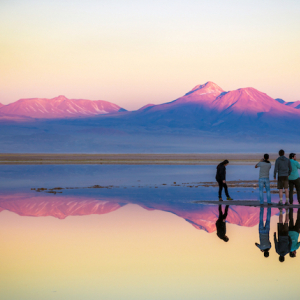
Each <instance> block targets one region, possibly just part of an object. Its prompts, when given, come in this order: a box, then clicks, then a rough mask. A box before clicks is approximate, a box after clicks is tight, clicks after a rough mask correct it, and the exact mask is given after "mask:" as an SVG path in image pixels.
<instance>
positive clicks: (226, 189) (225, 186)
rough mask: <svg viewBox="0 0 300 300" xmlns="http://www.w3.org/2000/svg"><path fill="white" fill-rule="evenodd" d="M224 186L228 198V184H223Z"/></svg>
mask: <svg viewBox="0 0 300 300" xmlns="http://www.w3.org/2000/svg"><path fill="white" fill-rule="evenodd" d="M223 186H224V190H225V195H226V197H230V196H229V194H228V188H227V184H226V183H223Z"/></svg>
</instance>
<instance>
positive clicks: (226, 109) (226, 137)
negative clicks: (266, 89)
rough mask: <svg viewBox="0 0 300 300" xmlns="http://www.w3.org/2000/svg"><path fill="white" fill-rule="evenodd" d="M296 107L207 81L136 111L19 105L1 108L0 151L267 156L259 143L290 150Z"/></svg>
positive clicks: (57, 103)
mask: <svg viewBox="0 0 300 300" xmlns="http://www.w3.org/2000/svg"><path fill="white" fill-rule="evenodd" d="M299 105H300V101H296V102H295V103H290V102H285V101H284V100H282V99H279V98H277V99H273V98H271V97H269V96H268V95H267V94H265V93H263V92H260V91H258V90H256V89H254V88H252V87H248V88H240V89H237V90H233V91H229V92H227V91H224V90H223V89H222V88H221V87H219V86H218V85H217V84H215V83H213V82H210V81H209V82H207V83H205V84H202V85H197V86H195V87H194V88H193V89H192V90H190V91H189V92H187V93H186V94H185V95H183V96H182V97H179V98H177V99H175V100H173V101H171V102H168V103H163V104H158V105H154V104H147V105H144V106H143V107H141V108H140V109H138V110H136V111H126V110H125V109H123V108H121V107H119V106H117V105H115V104H113V103H110V102H106V101H101V100H99V101H91V100H80V99H79V100H74V99H67V98H66V97H64V96H58V97H56V98H53V99H40V98H33V99H20V100H18V101H16V102H14V103H11V104H8V105H4V106H1V107H0V121H1V126H0V142H1V145H2V149H1V152H18V151H22V152H70V151H71V152H102V153H111V152H114V153H120V152H126V153H132V152H133V153H137V152H138V153H145V152H158V153H166V152H167V153H169V152H174V153H178V152H181V153H184V152H199V151H200V152H211V151H216V152H220V151H226V152H232V151H234V150H235V151H241V152H245V151H250V152H252V151H270V150H268V149H267V148H266V147H265V145H266V143H267V144H268V145H271V144H272V149H273V148H274V147H276V148H277V144H278V145H279V143H284V144H285V146H288V145H289V144H290V145H291V147H295V144H297V141H298V140H299V133H298V131H297V130H294V129H296V128H299V126H300V109H299ZM299 146H300V143H299ZM252 147H253V148H252ZM278 147H281V146H278ZM265 148H266V150H259V149H265ZM21 149H22V150H21ZM233 149H234V150H233ZM291 151H292V150H291ZM272 152H277V149H276V151H273V150H272Z"/></svg>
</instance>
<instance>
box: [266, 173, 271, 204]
mask: <svg viewBox="0 0 300 300" xmlns="http://www.w3.org/2000/svg"><path fill="white" fill-rule="evenodd" d="M265 186H266V192H267V201H268V203H271V191H270V180H269V178H266V180H265Z"/></svg>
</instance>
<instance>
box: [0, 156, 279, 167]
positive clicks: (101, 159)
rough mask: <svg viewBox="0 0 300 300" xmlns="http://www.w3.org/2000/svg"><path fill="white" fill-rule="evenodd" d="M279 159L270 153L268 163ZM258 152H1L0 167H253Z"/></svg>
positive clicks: (256, 160)
mask: <svg viewBox="0 0 300 300" xmlns="http://www.w3.org/2000/svg"><path fill="white" fill-rule="evenodd" d="M277 157H278V155H277V153H272V154H270V160H271V162H274V161H275V159H276V158H277ZM261 158H262V154H261V153H259V154H257V153H249V154H247V153H230V154H226V153H224V154H222V153H217V154H213V153H208V154H139V153H136V154H68V153H63V154H39V153H36V154H32V153H30V154H26V153H20V154H18V153H2V154H0V164H10V165H13V164H126V165H211V164H212V165H215V164H218V163H219V162H221V161H222V160H224V159H228V160H229V162H230V164H232V165H253V164H256V163H257V162H258V161H259V160H260V159H261Z"/></svg>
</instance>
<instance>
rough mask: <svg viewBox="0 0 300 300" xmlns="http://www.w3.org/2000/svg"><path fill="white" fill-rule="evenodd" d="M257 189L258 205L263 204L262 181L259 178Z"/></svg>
mask: <svg viewBox="0 0 300 300" xmlns="http://www.w3.org/2000/svg"><path fill="white" fill-rule="evenodd" d="M258 187H259V203H260V204H264V194H263V190H264V181H263V179H262V178H259V180H258Z"/></svg>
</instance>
